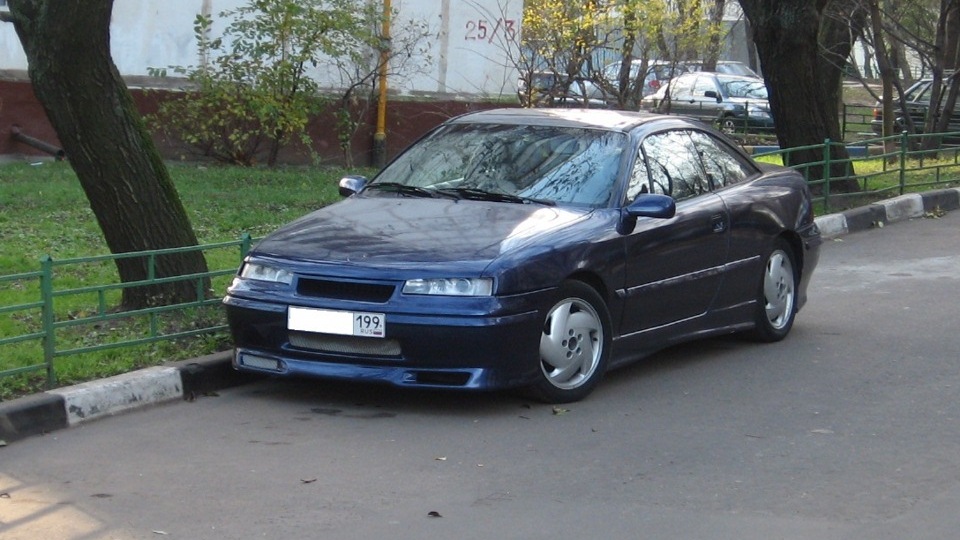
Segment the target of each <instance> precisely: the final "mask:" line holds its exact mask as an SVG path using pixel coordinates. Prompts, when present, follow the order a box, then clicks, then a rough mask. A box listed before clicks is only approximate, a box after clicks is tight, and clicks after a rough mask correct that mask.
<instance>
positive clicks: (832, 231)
mask: <svg viewBox="0 0 960 540" xmlns="http://www.w3.org/2000/svg"><path fill="white" fill-rule="evenodd" d="M957 209H960V188H951V189H941V190H936V191H930V192H927V193H924V194H911V195H903V196H901V197H896V198H893V199H890V200H886V201H881V202H878V203H874V204H871V205H869V206H865V207H861V208H855V209H852V210H846V211H844V212H840V213H836V214H828V215H825V216H820V217H818V218H816V222H817V226H818V227H819V228H820V232H821V234H822V235H823V236H824V237H825V238H831V237H836V236H840V235H844V234H848V233H852V232H857V231H862V230H866V229H870V228H875V227H882V226H884V225H887V224H889V223H896V222H898V221H904V220H907V219H912V218H918V217H923V216H924V215H926V214H928V213H938V212H941V211H949V210H957ZM230 359H231V353H230V352H229V351H228V352H222V353H217V354H212V355H209V356H205V357H202V358H196V359H193V360H185V361H182V362H175V363H171V364H168V365H165V366H157V367H151V368H146V369H141V370H139V371H134V372H131V373H126V374H123V375H117V376H115V377H110V378H107V379H102V380H99V381H91V382H86V383H82V384H78V385H74V386H69V387H65V388H58V389H55V390H49V391H47V392H43V393H40V394H36V395H32V396H26V397H23V398H19V399H15V400H12V401H6V402H0V446H2V443H9V442H13V441H16V440H20V439H23V438H26V437H29V436H33V435H40V434H43V433H48V432H51V431H55V430H58V429H63V428H66V427H71V426H75V425H78V424H81V423H83V422H88V421H90V420H95V419H98V418H102V417H104V416H110V415H113V414H118V413H121V412H124V411H128V410H132V409H136V408H140V407H146V406H150V405H154V404H157V403H164V402H167V401H171V400H175V399H187V400H192V399H194V398H195V397H197V396H199V395H203V394H205V393H210V392H214V391H216V390H220V389H223V388H229V387H232V386H238V385H241V384H245V383H248V382H251V381H254V380H257V379H259V378H260V377H256V376H251V375H246V374H242V373H240V372H238V371H236V370H234V369H233V367H232V366H231V364H230Z"/></svg>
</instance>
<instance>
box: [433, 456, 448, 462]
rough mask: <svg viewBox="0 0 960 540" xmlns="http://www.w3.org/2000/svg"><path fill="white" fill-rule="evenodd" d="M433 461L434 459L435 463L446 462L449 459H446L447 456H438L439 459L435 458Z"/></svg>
mask: <svg viewBox="0 0 960 540" xmlns="http://www.w3.org/2000/svg"><path fill="white" fill-rule="evenodd" d="M433 459H434V461H446V460H447V457H446V456H437V457H435V458H433Z"/></svg>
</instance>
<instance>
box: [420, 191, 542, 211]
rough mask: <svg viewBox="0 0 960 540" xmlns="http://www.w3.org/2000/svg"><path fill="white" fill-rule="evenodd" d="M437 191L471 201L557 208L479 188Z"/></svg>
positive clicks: (526, 198) (535, 200)
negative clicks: (540, 205)
mask: <svg viewBox="0 0 960 540" xmlns="http://www.w3.org/2000/svg"><path fill="white" fill-rule="evenodd" d="M437 191H439V192H441V193H450V194H454V195H456V196H458V197H461V198H464V199H468V200H471V201H493V202H509V203H520V204H542V205H544V206H556V203H555V202H553V201H548V200H546V199H532V198H530V197H521V196H519V195H511V194H509V193H503V192H498V191H486V190H483V189H477V188H463V187H460V188H447V189H438V190H437Z"/></svg>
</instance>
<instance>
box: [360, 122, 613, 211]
mask: <svg viewBox="0 0 960 540" xmlns="http://www.w3.org/2000/svg"><path fill="white" fill-rule="evenodd" d="M627 140H628V139H627V136H626V135H625V134H623V133H618V132H612V131H605V130H595V129H584V128H571V127H557V126H525V125H502V124H470V123H464V124H451V125H447V126H444V127H441V128H440V129H438V130H436V131H434V132H433V133H432V134H430V135H429V136H427V137H426V138H424V139H422V140H421V141H420V142H418V143H417V144H416V145H414V146H413V147H411V148H410V149H408V150H407V151H406V152H404V153H403V154H402V155H400V157H398V158H397V159H396V160H395V161H393V162H392V163H391V164H390V165H388V166H387V168H385V169H384V170H383V171H382V172H381V173H380V174H379V175H377V177H376V178H374V179H373V181H372V182H371V183H370V186H369V187H370V188H376V187H377V186H378V185H380V186H393V187H395V186H398V185H402V186H409V187H411V188H420V190H426V192H430V193H436V194H437V195H438V196H457V197H462V198H469V199H484V200H493V201H498V202H530V201H532V202H543V203H549V204H573V205H586V206H591V207H601V206H605V205H607V203H608V202H609V201H610V197H611V195H612V192H613V190H614V186H615V184H616V180H617V176H618V172H619V167H620V156H621V155H622V153H623V150H624V147H625V146H626V144H627ZM389 191H398V190H396V189H390V190H389ZM407 192H408V193H410V190H408V191H407ZM414 195H415V194H414ZM484 195H489V197H484Z"/></svg>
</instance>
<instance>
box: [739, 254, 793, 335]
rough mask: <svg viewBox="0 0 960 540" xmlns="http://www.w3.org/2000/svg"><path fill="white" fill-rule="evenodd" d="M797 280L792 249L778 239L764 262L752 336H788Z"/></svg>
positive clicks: (791, 322) (791, 323)
mask: <svg viewBox="0 0 960 540" xmlns="http://www.w3.org/2000/svg"><path fill="white" fill-rule="evenodd" d="M797 282H798V276H797V266H796V264H795V262H794V255H793V249H792V248H791V247H790V245H789V244H788V243H787V242H786V241H785V240H783V239H778V240H777V241H776V242H775V243H774V245H773V249H772V250H771V251H770V253H769V255H767V258H766V263H765V264H764V265H763V272H762V275H761V276H760V291H759V293H758V296H757V314H756V320H755V324H756V327H755V328H754V329H753V331H752V332H751V333H750V336H751V337H753V338H754V339H756V340H758V341H764V342H768V343H769V342H774V341H780V340H781V339H783V338H785V337H787V334H789V333H790V329H791V328H792V327H793V321H794V318H796V315H797Z"/></svg>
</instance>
